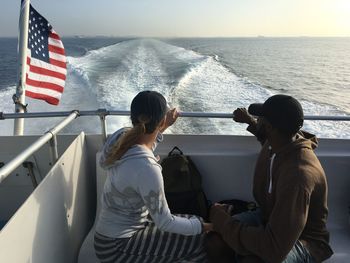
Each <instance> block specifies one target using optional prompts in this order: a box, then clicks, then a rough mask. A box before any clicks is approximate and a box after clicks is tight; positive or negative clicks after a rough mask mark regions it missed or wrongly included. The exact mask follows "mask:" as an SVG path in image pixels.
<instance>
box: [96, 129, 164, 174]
mask: <svg viewBox="0 0 350 263" xmlns="http://www.w3.org/2000/svg"><path fill="white" fill-rule="evenodd" d="M127 130H128V129H127V128H122V129H120V130H118V131H116V132H115V133H114V134H112V135H111V136H110V137H109V138H108V140H107V142H106V144H105V145H104V148H103V154H102V156H101V159H100V165H101V167H103V168H105V169H108V168H111V167H115V166H118V165H120V164H122V163H123V162H125V161H127V160H130V159H139V158H147V159H149V160H150V161H151V162H152V163H155V164H158V159H157V158H156V157H155V156H154V154H153V151H152V150H150V149H148V148H147V147H145V146H142V145H139V144H135V145H133V146H132V147H130V149H129V150H127V151H126V153H125V154H124V155H123V156H122V157H121V158H120V160H118V161H116V162H114V163H113V164H111V165H108V166H106V165H105V160H106V157H107V156H108V153H109V152H110V151H111V149H112V147H113V145H114V144H115V143H117V141H118V140H119V139H120V138H121V137H122V135H123V134H124V133H125V132H126V131H127Z"/></svg>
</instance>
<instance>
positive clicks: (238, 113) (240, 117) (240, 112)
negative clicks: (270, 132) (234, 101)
mask: <svg viewBox="0 0 350 263" xmlns="http://www.w3.org/2000/svg"><path fill="white" fill-rule="evenodd" d="M233 120H234V121H235V122H239V123H246V124H249V125H251V124H254V123H256V120H255V119H254V118H253V116H252V115H250V114H249V113H248V111H247V109H246V108H237V109H236V110H235V111H234V112H233Z"/></svg>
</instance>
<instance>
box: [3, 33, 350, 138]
mask: <svg viewBox="0 0 350 263" xmlns="http://www.w3.org/2000/svg"><path fill="white" fill-rule="evenodd" d="M63 42H64V44H65V47H66V52H67V56H68V76H67V82H66V87H65V92H64V93H63V96H62V100H61V103H60V105H59V106H51V105H49V104H46V103H45V102H41V101H38V100H33V99H30V98H27V103H28V104H29V106H28V109H29V111H30V112H37V111H59V110H72V109H79V110H94V109H98V108H106V109H110V110H128V109H129V105H130V103H131V100H132V98H133V97H134V96H135V95H136V94H137V93H138V92H139V91H141V90H144V89H150V90H156V91H159V92H161V93H162V94H163V95H164V96H165V97H166V98H167V100H168V102H169V104H170V105H171V106H174V107H177V108H178V109H179V110H180V111H186V112H192V111H198V112H222V113H231V112H232V111H233V110H234V109H235V108H237V107H247V106H248V105H249V104H251V103H254V102H263V101H264V100H266V99H267V98H268V97H269V96H271V95H273V94H281V93H282V94H290V95H292V96H294V97H296V98H297V99H298V100H300V102H301V103H302V105H303V108H304V112H305V115H337V116H340V115H350V38H211V39H205V38H196V39H190V38H185V39H181V38H176V39H150V38H146V39H144V38H143V39H140V38H128V39H126V38H66V39H63ZM16 47H17V40H16V39H13V38H12V39H5V38H0V101H1V103H0V111H3V112H13V110H14V105H13V103H12V99H11V97H12V95H13V94H14V92H15V82H16V74H17V73H16V64H17V61H16ZM59 120H60V119H59V118H51V119H40V120H34V119H33V120H29V121H28V120H27V121H26V126H25V133H26V134H40V133H43V132H45V131H47V130H48V129H49V128H51V127H52V126H54V125H55V123H57V122H58V121H59ZM107 122H108V131H109V132H113V131H114V130H115V129H118V128H119V127H121V126H123V125H130V121H129V119H128V118H127V117H107ZM1 127H2V128H1V129H0V134H12V130H13V121H1ZM245 128H246V126H245V125H242V124H237V123H234V122H233V121H232V120H230V119H207V118H205V119H202V118H180V119H179V120H178V121H177V123H176V124H175V125H174V126H173V127H171V129H170V130H169V131H168V132H170V133H185V134H189V133H190V134H244V135H246V134H248V133H247V132H246V131H245ZM304 129H305V130H307V131H310V132H312V133H315V134H316V135H317V136H318V137H327V138H350V122H332V121H306V122H305V125H304ZM81 130H84V131H85V132H87V133H96V132H100V127H99V120H98V118H97V117H81V118H80V119H78V120H77V121H75V122H74V123H73V124H71V125H70V126H69V127H67V128H66V129H65V130H64V132H66V133H73V132H79V131H81Z"/></svg>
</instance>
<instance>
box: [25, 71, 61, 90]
mask: <svg viewBox="0 0 350 263" xmlns="http://www.w3.org/2000/svg"><path fill="white" fill-rule="evenodd" d="M28 78H29V79H31V80H35V81H39V82H48V83H52V84H55V85H57V86H61V87H64V82H65V81H64V80H62V79H58V78H55V77H51V76H46V75H40V74H37V73H35V72H32V71H29V72H28Z"/></svg>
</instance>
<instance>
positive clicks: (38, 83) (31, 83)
mask: <svg viewBox="0 0 350 263" xmlns="http://www.w3.org/2000/svg"><path fill="white" fill-rule="evenodd" d="M28 86H32V87H38V88H42V89H47V90H52V91H55V92H61V93H62V92H63V87H61V86H59V85H56V84H52V83H50V82H44V81H38V80H34V79H30V78H29V77H27V85H26V88H27V87H28Z"/></svg>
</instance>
